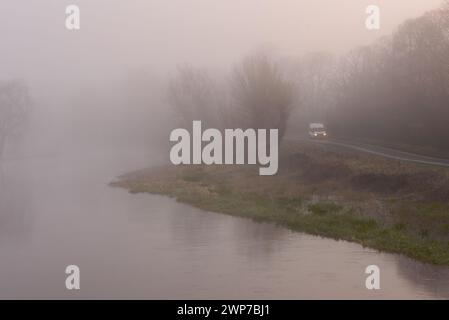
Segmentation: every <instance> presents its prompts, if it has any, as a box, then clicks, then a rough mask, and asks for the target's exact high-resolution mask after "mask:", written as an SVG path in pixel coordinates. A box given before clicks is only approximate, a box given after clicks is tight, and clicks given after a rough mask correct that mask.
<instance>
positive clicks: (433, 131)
mask: <svg viewBox="0 0 449 320" xmlns="http://www.w3.org/2000/svg"><path fill="white" fill-rule="evenodd" d="M223 79H226V80H223ZM169 101H170V102H171V105H172V106H173V107H174V110H175V114H176V115H177V117H178V120H180V122H181V123H182V122H184V123H187V122H188V123H190V124H191V122H192V121H193V120H202V121H203V122H205V123H207V124H208V125H209V126H211V127H216V128H224V127H230V128H232V127H242V128H245V127H253V128H278V129H279V132H280V137H282V136H283V135H284V134H285V132H286V129H287V124H289V126H290V127H292V126H297V125H298V126H299V125H301V124H303V125H304V124H306V123H308V122H316V121H319V122H325V123H326V124H327V126H328V128H329V130H330V131H331V133H332V135H334V136H339V137H358V138H372V139H377V140H385V141H395V142H400V143H407V144H417V145H427V146H434V147H437V148H440V149H447V150H449V2H446V3H445V4H444V5H442V6H441V7H440V8H438V9H436V10H433V11H430V12H428V13H425V14H424V15H422V16H420V17H418V18H415V19H410V20H407V21H406V22H404V23H403V24H401V25H400V26H399V27H398V28H397V30H396V31H395V32H394V33H393V34H392V35H390V36H388V37H384V38H382V39H380V40H379V41H377V42H376V43H374V44H372V45H369V46H364V47H359V48H356V49H353V50H351V51H350V52H348V53H347V54H344V55H343V56H340V57H334V56H332V55H331V54H329V53H326V52H318V53H310V54H307V55H305V56H303V57H300V58H295V59H291V58H290V59H282V58H279V57H273V56H270V55H265V54H253V55H250V56H248V57H246V58H245V59H244V60H243V61H242V62H241V63H239V64H237V65H236V66H235V67H234V69H233V71H232V72H231V74H230V75H227V76H225V77H222V78H219V77H213V76H211V75H210V74H209V73H208V71H207V70H202V69H196V68H193V67H183V68H181V69H180V70H179V72H178V74H177V76H175V77H174V78H173V79H172V81H171V83H170V86H169ZM293 111H294V112H293ZM292 112H293V114H295V115H296V116H297V119H298V121H296V120H295V121H290V122H289V118H290V116H291V115H292Z"/></svg>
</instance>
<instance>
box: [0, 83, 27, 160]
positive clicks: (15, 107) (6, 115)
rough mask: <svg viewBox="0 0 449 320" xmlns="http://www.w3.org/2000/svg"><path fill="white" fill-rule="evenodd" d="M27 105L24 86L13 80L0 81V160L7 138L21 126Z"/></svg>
mask: <svg viewBox="0 0 449 320" xmlns="http://www.w3.org/2000/svg"><path fill="white" fill-rule="evenodd" d="M29 105H30V97H29V93H28V89H27V87H26V86H24V85H23V84H22V83H20V82H15V81H14V82H5V83H0V160H1V158H2V156H3V152H4V150H5V146H6V143H7V142H8V140H9V139H10V138H11V137H13V136H15V135H17V134H18V133H19V132H20V129H21V128H22V127H23V124H24V122H25V119H26V116H27V113H28V110H29V108H28V107H29Z"/></svg>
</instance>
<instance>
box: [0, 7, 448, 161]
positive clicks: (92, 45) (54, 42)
mask: <svg viewBox="0 0 449 320" xmlns="http://www.w3.org/2000/svg"><path fill="white" fill-rule="evenodd" d="M74 3H75V4H76V5H78V6H79V8H80V10H81V29H80V30H78V31H69V30H67V29H66V28H65V24H64V22H65V18H66V15H65V7H66V6H67V5H69V4H72V2H70V1H50V0H41V1H24V0H21V1H2V3H1V4H0V12H1V19H0V36H1V38H2V50H1V53H0V69H1V71H2V72H1V74H0V80H1V81H4V82H9V81H19V82H20V83H21V84H23V85H24V86H26V87H27V88H28V89H29V97H30V101H31V104H30V106H29V116H28V117H27V121H26V126H25V127H26V128H21V130H20V131H21V133H20V134H15V135H14V136H13V137H12V138H9V139H8V141H7V143H6V144H7V148H6V149H7V154H6V155H5V157H6V158H7V157H15V156H24V155H30V154H41V155H45V154H47V155H48V154H58V153H64V152H69V151H71V150H74V151H75V152H78V151H79V150H80V148H82V147H89V148H97V147H101V146H108V147H111V146H113V145H114V144H117V143H119V144H120V145H129V144H137V145H143V146H148V147H149V146H150V145H152V146H155V143H157V144H158V145H162V146H163V145H165V144H166V143H167V140H168V136H167V127H170V126H173V124H174V123H175V122H173V113H174V112H173V108H171V106H170V103H169V99H167V87H168V83H169V81H170V80H171V79H173V78H176V77H177V72H178V71H177V70H178V68H180V67H181V68H182V67H188V68H198V69H199V70H207V73H208V74H209V75H210V77H211V78H213V79H214V81H215V79H216V80H217V83H218V86H220V88H221V89H223V88H224V87H226V86H227V85H228V84H223V83H227V82H229V78H230V77H232V70H233V69H234V68H235V66H236V65H238V64H239V63H240V62H241V61H242V60H243V59H244V57H246V56H247V55H251V54H252V53H254V52H258V51H261V50H262V51H264V52H269V54H270V55H272V56H275V57H276V58H275V59H276V61H281V62H282V63H283V68H286V69H287V71H286V73H289V72H290V73H293V74H294V73H296V69H295V67H291V68H290V67H289V66H290V64H295V63H296V61H298V60H301V59H304V57H306V58H307V54H309V55H312V56H314V57H316V54H313V53H314V52H325V53H326V54H327V53H328V54H329V55H330V56H332V57H340V56H342V55H344V54H346V53H347V52H349V51H350V50H352V49H353V48H356V47H359V46H361V45H368V44H372V43H375V41H378V39H380V38H381V37H383V36H387V35H389V34H391V33H392V32H394V30H396V28H397V27H398V25H400V24H401V23H402V22H403V21H404V20H406V19H408V18H413V17H417V16H420V15H422V14H423V13H424V12H425V11H427V10H430V9H434V8H436V7H438V5H439V4H440V3H441V2H440V1H439V0H433V1H421V0H414V1H410V0H407V1H405V0H396V1H380V2H379V5H380V7H381V29H380V30H376V31H369V30H367V29H366V28H365V25H364V23H365V19H366V13H365V8H366V6H367V5H369V4H370V1H358V0H352V1H350V0H347V1H338V2H337V1H332V0H320V1H305V0H302V1H297V0H285V1H275V0H264V1H260V0H257V1H256V0H251V1H206V0H192V1H190V0H189V1H178V0H176V1H175V0H173V1H162V0H160V1H158V0H153V1H133V2H132V3H131V2H128V1H121V0H120V1H105V0H104V1H103V0H95V1H90V0H89V1H87V0H86V1H82V0H80V1H75V2H74ZM332 59H334V58H332ZM292 61H293V62H292ZM289 63H290V64H289ZM303 77H304V75H303ZM303 80H304V79H303ZM305 82H306V83H305V84H304V85H302V84H301V86H302V87H301V88H295V91H297V92H303V91H304V90H306V89H307V85H310V81H308V80H307V76H306V79H305ZM300 90H303V91H300ZM306 94H307V93H305V94H304V95H306ZM216 100H220V101H219V102H220V103H223V101H225V100H226V97H223V99H221V98H220V99H216ZM222 100H223V101H222ZM311 105H312V104H310V103H309V104H308V105H306V106H305V107H306V108H310V107H311ZM298 106H299V103H298ZM214 107H216V106H211V108H214ZM295 107H296V105H295ZM303 107H304V106H303ZM312 107H313V106H312ZM296 109H298V108H295V110H296ZM223 110H226V109H223ZM226 112H227V111H226ZM345 112H346V111H345ZM303 118H304V117H303ZM305 121H308V120H305Z"/></svg>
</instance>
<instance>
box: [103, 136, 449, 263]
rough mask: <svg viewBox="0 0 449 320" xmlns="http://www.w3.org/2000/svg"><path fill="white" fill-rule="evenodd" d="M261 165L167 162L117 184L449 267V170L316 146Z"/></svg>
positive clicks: (289, 150) (296, 146)
mask: <svg viewBox="0 0 449 320" xmlns="http://www.w3.org/2000/svg"><path fill="white" fill-rule="evenodd" d="M257 168H258V167H257V166H173V165H167V166H162V167H155V168H150V169H144V170H139V171H136V172H132V173H129V174H126V175H124V176H121V177H120V179H119V180H118V181H116V182H114V183H112V185H113V186H116V187H123V188H126V189H128V190H129V191H130V192H131V193H141V192H148V193H154V194H162V195H168V196H171V197H174V198H176V199H177V200H178V201H180V202H184V203H188V204H191V205H193V206H195V207H198V208H201V209H204V210H208V211H215V212H220V213H225V214H230V215H237V216H242V217H248V218H251V219H254V220H258V221H267V222H273V223H276V224H279V225H282V226H285V227H288V228H290V229H292V230H295V231H301V232H306V233H309V234H313V235H319V236H323V237H329V238H333V239H341V240H347V241H351V242H356V243H359V244H361V245H363V246H366V247H370V248H373V249H377V250H381V251H385V252H391V253H400V254H404V255H406V256H409V257H411V258H414V259H417V260H420V261H423V262H429V263H432V264H437V265H449V170H447V169H442V168H434V167H429V166H423V165H418V164H412V163H401V162H398V161H395V160H389V159H383V158H379V157H373V156H371V155H367V154H361V153H357V152H355V151H351V150H342V149H339V148H338V147H332V146H323V145H316V144H312V143H308V142H302V143H297V142H284V143H283V145H282V147H281V151H280V165H279V172H278V174H277V175H275V176H259V175H258V169H257Z"/></svg>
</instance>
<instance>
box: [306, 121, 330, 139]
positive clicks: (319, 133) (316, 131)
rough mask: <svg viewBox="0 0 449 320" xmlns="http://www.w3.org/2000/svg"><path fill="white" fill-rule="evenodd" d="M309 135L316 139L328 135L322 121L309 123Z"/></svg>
mask: <svg viewBox="0 0 449 320" xmlns="http://www.w3.org/2000/svg"><path fill="white" fill-rule="evenodd" d="M309 136H310V137H311V138H314V139H315V138H325V137H327V131H326V127H325V126H324V124H322V123H311V124H310V125H309Z"/></svg>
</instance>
